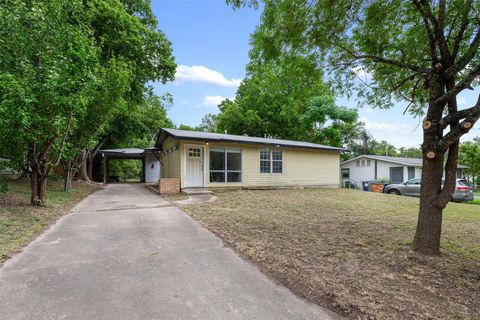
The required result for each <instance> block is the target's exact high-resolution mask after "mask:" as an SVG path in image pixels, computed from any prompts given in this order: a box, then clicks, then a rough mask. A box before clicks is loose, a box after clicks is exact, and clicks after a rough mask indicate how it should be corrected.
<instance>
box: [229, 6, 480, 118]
mask: <svg viewBox="0 0 480 320" xmlns="http://www.w3.org/2000/svg"><path fill="white" fill-rule="evenodd" d="M259 2H260V1H256V0H253V1H252V0H244V1H242V0H227V3H229V4H231V5H233V6H234V7H237V8H238V7H241V6H254V7H257V6H258V3H259ZM415 2H417V1H411V2H408V3H407V2H405V1H402V0H388V1H385V0H381V1H380V0H376V1H365V0H354V1H331V0H314V1H307V0H300V1H290V0H278V1H270V0H266V1H263V4H264V6H263V14H262V20H261V24H260V25H259V26H258V29H257V32H256V33H255V42H256V43H259V44H260V46H261V48H260V50H259V51H260V55H261V57H262V58H263V59H265V60H269V59H272V58H275V59H276V58H277V57H278V56H280V55H282V54H283V53H284V52H291V51H292V50H295V51H300V52H302V53H303V54H307V55H308V54H315V55H316V56H317V57H318V60H317V63H318V64H319V65H322V66H324V67H325V68H326V70H327V72H328V74H329V79H331V81H330V84H331V85H332V87H333V88H334V89H335V93H339V94H345V95H348V96H351V95H352V94H354V93H355V94H356V96H357V97H358V98H360V99H358V102H359V103H368V104H369V105H371V106H377V107H380V108H387V107H390V106H392V105H393V102H394V101H395V100H407V101H409V102H411V105H410V107H409V110H410V112H412V113H414V114H423V113H424V108H425V106H426V105H427V104H428V92H429V88H428V87H426V86H423V85H422V84H423V83H422V81H423V80H425V77H424V75H425V74H426V73H428V72H429V71H428V70H431V68H432V66H433V64H434V63H433V64H432V58H431V52H432V51H431V46H430V43H429V36H428V33H427V32H426V28H425V23H427V24H430V23H431V22H430V21H429V20H427V21H425V20H424V18H423V17H422V15H421V14H420V13H419V12H418V10H417V7H416V5H415ZM418 2H419V3H426V2H423V1H418ZM422 6H423V10H424V11H426V12H427V13H431V14H432V15H435V14H437V13H438V11H439V8H438V2H437V3H435V2H434V3H431V4H422ZM446 7H447V10H446V13H445V16H444V21H443V27H445V34H448V35H451V36H449V37H448V39H447V45H448V46H449V48H448V49H449V50H450V52H451V53H452V54H455V52H453V50H454V49H453V47H454V46H455V42H456V41H457V37H458V40H459V41H458V50H457V53H456V54H459V57H458V62H463V61H461V60H462V59H463V60H467V59H468V61H469V62H470V67H473V66H477V65H478V64H479V63H480V55H479V54H478V50H476V48H477V47H478V43H473V45H474V46H473V48H470V45H471V43H472V39H473V37H474V36H475V33H476V32H477V25H476V23H473V21H476V20H475V19H476V18H477V15H478V11H479V10H480V4H479V3H478V2H476V1H464V0H450V1H447V4H446ZM469 9H470V10H469ZM462 20H463V21H465V22H466V23H465V24H463V23H460V21H462ZM462 28H464V32H463V34H462V33H461V30H462ZM437 41H439V39H437ZM435 45H439V44H438V43H437V44H435ZM436 50H437V51H436V54H437V55H438V56H439V51H440V50H439V49H438V47H437V49H436ZM391 62H393V63H391ZM461 67H462V68H463V67H466V66H464V65H463V64H462V65H461ZM360 70H364V71H366V72H367V73H368V76H364V75H362V74H361V73H359V71H360ZM425 70H426V71H425ZM466 70H468V71H471V68H467V69H466ZM467 74H468V72H465V73H463V74H457V76H458V77H459V79H464V78H466V77H467Z"/></svg>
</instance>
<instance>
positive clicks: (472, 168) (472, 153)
mask: <svg viewBox="0 0 480 320" xmlns="http://www.w3.org/2000/svg"><path fill="white" fill-rule="evenodd" d="M459 158H460V163H461V164H464V165H466V166H468V168H467V169H465V172H466V173H467V174H468V175H470V176H471V178H472V181H473V182H477V181H476V180H477V179H478V177H479V176H480V137H477V138H475V139H474V140H473V141H466V142H464V143H462V144H460V157H459Z"/></svg>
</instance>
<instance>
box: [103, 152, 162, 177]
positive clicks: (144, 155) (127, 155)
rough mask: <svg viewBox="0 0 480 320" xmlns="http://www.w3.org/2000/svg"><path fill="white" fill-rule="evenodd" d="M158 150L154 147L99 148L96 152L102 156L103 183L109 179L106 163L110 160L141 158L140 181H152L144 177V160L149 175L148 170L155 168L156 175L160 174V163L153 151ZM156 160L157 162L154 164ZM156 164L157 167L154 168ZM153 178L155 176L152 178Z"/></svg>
mask: <svg viewBox="0 0 480 320" xmlns="http://www.w3.org/2000/svg"><path fill="white" fill-rule="evenodd" d="M156 151H158V150H157V149H155V148H148V149H138V148H120V149H105V150H100V151H99V152H98V154H99V155H100V156H101V158H102V163H103V183H107V182H108V181H109V171H108V163H109V161H110V160H141V161H142V176H141V180H140V181H141V182H152V181H146V180H151V178H150V179H146V177H147V175H146V165H145V163H146V161H148V165H149V168H148V170H149V173H150V174H149V175H148V177H151V176H152V174H151V172H150V171H154V170H155V169H156V170H157V171H158V177H159V175H160V167H159V166H160V164H159V162H158V161H155V157H154V153H155V152H156ZM157 162H158V164H156V163H157ZM156 166H157V168H156ZM153 179H155V177H154V178H153Z"/></svg>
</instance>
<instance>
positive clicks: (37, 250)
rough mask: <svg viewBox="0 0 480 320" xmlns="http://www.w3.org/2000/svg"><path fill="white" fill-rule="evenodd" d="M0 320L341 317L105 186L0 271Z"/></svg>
mask: <svg viewBox="0 0 480 320" xmlns="http://www.w3.org/2000/svg"><path fill="white" fill-rule="evenodd" d="M0 306H1V310H0V318H1V319H8V320H15V319H49V320H50V319H89V320H90V319H116V320H119V319H129V320H131V319H142V320H145V319H165V320H170V319H173V320H174V319H205V320H207V319H208V320H214V319H228V320H230V319H232V320H233V319H249V320H250V319H262V320H267V319H272V320H273V319H275V320H281V319H340V318H339V317H338V316H336V315H334V314H333V313H330V312H328V311H326V310H324V309H322V308H320V307H318V306H316V305H314V304H311V303H307V302H305V301H303V300H301V299H298V298H297V297H295V296H294V295H293V294H292V293H291V292H290V291H289V290H287V289H286V288H284V287H283V286H280V285H278V284H276V283H274V282H273V281H272V280H270V279H269V278H267V277H266V276H265V275H264V274H262V273H261V272H260V271H259V270H258V269H257V268H256V267H254V266H253V265H251V264H250V263H247V262H245V261H244V260H242V259H241V258H240V257H238V256H237V255H236V254H235V253H234V252H233V251H232V250H230V249H228V248H226V247H224V246H223V244H222V241H221V240H220V239H219V238H217V237H215V236H214V235H213V234H212V233H210V232H209V231H208V230H206V229H205V228H203V227H202V226H200V225H199V224H198V223H197V222H195V221H193V220H192V219H191V218H189V217H188V216H187V215H185V214H184V213H183V212H182V211H181V210H180V209H178V208H176V207H171V206H169V203H168V202H167V201H165V200H163V199H162V198H161V197H159V196H158V195H155V194H154V193H153V192H150V191H148V190H147V189H146V188H145V187H144V186H143V185H140V184H137V185H125V184H118V185H109V186H108V187H106V189H105V190H102V191H100V192H97V193H95V194H93V195H91V196H90V197H88V198H87V199H85V200H84V201H83V202H81V203H80V204H79V205H78V206H77V207H76V208H75V209H74V210H73V212H72V213H71V214H69V215H67V216H65V217H63V218H61V219H60V220H59V221H58V222H57V223H56V224H55V225H54V226H53V227H52V228H51V229H50V230H48V231H47V232H45V233H44V234H43V235H42V236H40V237H39V238H38V239H37V240H35V241H34V242H32V243H31V244H30V245H29V246H27V247H26V248H25V249H24V251H23V252H22V253H20V254H18V255H16V256H15V257H14V258H12V259H11V260H10V261H8V262H7V263H6V264H5V265H4V267H3V268H2V269H0Z"/></svg>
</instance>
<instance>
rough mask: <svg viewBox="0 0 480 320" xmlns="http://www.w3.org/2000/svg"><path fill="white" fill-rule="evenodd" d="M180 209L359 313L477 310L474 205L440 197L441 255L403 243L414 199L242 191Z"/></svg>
mask: <svg viewBox="0 0 480 320" xmlns="http://www.w3.org/2000/svg"><path fill="white" fill-rule="evenodd" d="M217 196H218V197H219V200H218V201H216V202H213V203H207V204H202V205H198V206H188V207H184V208H183V209H184V210H185V211H187V212H188V213H189V214H191V215H192V216H193V217H194V218H195V219H197V220H199V221H201V222H202V223H203V224H204V225H205V226H206V227H208V228H209V229H210V230H212V231H213V232H214V233H216V234H217V235H219V236H220V237H221V238H223V239H224V241H225V242H226V243H227V244H228V245H230V246H231V247H233V248H234V249H235V250H236V251H237V252H239V253H241V254H242V255H243V256H245V257H246V258H248V259H250V260H251V261H253V262H255V263H256V264H257V265H258V266H260V268H262V269H263V270H264V271H265V272H267V273H268V274H270V275H271V276H272V277H274V278H276V279H278V280H280V281H281V282H282V283H283V284H285V285H286V286H287V287H289V288H291V289H292V290H293V291H294V292H296V293H297V294H298V295H300V296H303V297H305V298H306V299H308V300H310V301H313V302H316V303H318V304H320V305H324V306H327V307H330V308H332V309H334V310H336V311H338V312H340V313H341V314H343V315H346V316H348V317H351V318H358V319H475V320H477V319H480V232H479V230H480V209H479V207H478V206H472V205H468V204H456V203H452V204H449V205H448V207H447V209H446V210H445V213H444V231H443V238H442V254H441V255H440V256H425V255H422V254H418V253H415V252H412V251H411V250H410V247H409V245H410V244H411V240H412V237H413V234H414V231H415V223H416V217H417V210H418V199H415V198H408V197H397V196H389V195H383V194H373V193H365V192H360V191H355V190H334V189H305V190H262V191H260V190H256V191H251V190H244V191H226V192H221V193H217Z"/></svg>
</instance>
